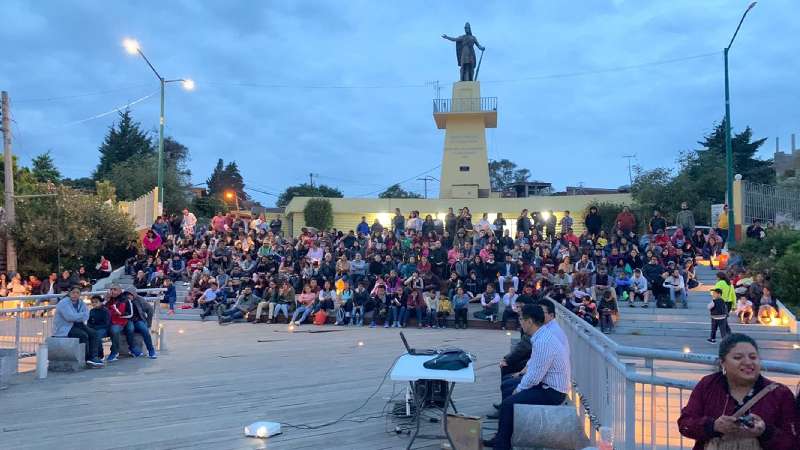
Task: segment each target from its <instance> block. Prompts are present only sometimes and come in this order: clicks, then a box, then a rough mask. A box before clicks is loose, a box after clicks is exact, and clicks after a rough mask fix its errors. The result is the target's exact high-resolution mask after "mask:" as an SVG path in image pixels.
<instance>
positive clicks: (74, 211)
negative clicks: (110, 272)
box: [11, 186, 136, 275]
mask: <svg viewBox="0 0 800 450" xmlns="http://www.w3.org/2000/svg"><path fill="white" fill-rule="evenodd" d="M38 193H47V191H46V189H45V187H44V186H40V188H39V191H38ZM56 194H57V196H56V197H42V198H26V199H19V200H17V221H16V224H15V226H14V227H13V228H12V229H11V233H12V235H13V237H14V239H15V240H16V244H17V252H18V254H19V259H20V261H19V270H20V272H22V273H31V274H39V275H47V274H49V273H50V272H54V271H56V270H57V269H58V263H59V259H60V261H61V265H62V267H64V268H66V269H77V268H78V266H79V265H81V264H85V265H86V266H91V267H94V265H95V264H97V262H98V261H99V260H100V255H103V256H105V257H107V258H109V259H111V261H112V262H113V263H114V264H115V265H116V264H120V263H121V262H122V261H123V260H124V259H125V248H126V246H127V245H128V242H130V240H131V239H135V238H136V233H135V232H134V227H133V222H132V221H131V220H130V218H129V217H128V216H127V215H125V214H122V213H121V212H119V211H118V210H117V209H116V207H114V206H111V205H108V204H105V203H103V201H102V200H101V199H100V198H99V197H97V196H95V195H91V194H85V193H82V192H79V191H75V190H73V189H69V188H66V187H63V186H61V187H59V188H58V190H57V191H56Z"/></svg>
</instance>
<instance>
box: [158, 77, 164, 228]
mask: <svg viewBox="0 0 800 450" xmlns="http://www.w3.org/2000/svg"><path fill="white" fill-rule="evenodd" d="M159 81H160V83H161V116H160V118H159V121H158V122H159V123H158V203H159V207H160V208H161V211H159V212H158V213H159V214H161V213H163V211H164V87H165V85H166V81H165V80H164V78H161V77H159Z"/></svg>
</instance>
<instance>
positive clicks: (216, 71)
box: [0, 0, 800, 206]
mask: <svg viewBox="0 0 800 450" xmlns="http://www.w3.org/2000/svg"><path fill="white" fill-rule="evenodd" d="M748 3H749V2H748V1H738V0H736V1H734V0H724V1H723V0H703V1H697V0H661V1H646V0H637V1H630V0H629V1H623V0H615V1H611V0H608V1H604V0H575V1H570V2H553V1H543V0H536V1H504V2H486V1H459V2H453V1H440V2H424V1H416V0H412V1H405V2H378V1H372V2H367V1H350V0H348V1H299V0H298V1H240V0H226V1H213V0H209V1H202V2H200V1H195V0H183V1H171V2H162V1H151V0H137V1H128V2H100V1H55V0H50V1H41V2H30V1H25V0H5V1H3V8H2V9H3V17H4V19H5V20H4V24H3V27H0V42H3V43H4V44H6V45H3V46H2V47H3V56H2V57H1V58H0V88H2V89H3V90H7V91H9V95H10V97H11V108H12V116H13V119H14V122H13V125H12V131H13V135H14V152H15V153H16V154H17V155H18V156H19V157H20V158H21V160H22V162H23V164H29V162H30V160H31V158H32V157H34V156H36V155H38V154H40V153H42V152H44V151H48V150H49V151H51V154H52V156H53V157H54V159H55V161H56V164H57V165H58V167H59V168H60V169H61V171H62V173H63V174H64V175H65V176H68V177H82V176H89V175H90V174H91V172H92V170H93V169H94V168H95V167H96V165H97V161H98V157H99V153H98V147H99V146H100V144H101V142H102V140H103V137H104V135H105V134H106V132H107V130H108V128H109V126H111V125H112V123H114V121H115V120H116V119H117V115H116V113H115V112H114V110H115V109H116V108H121V107H125V105H127V104H129V103H133V102H135V104H132V105H131V106H130V108H131V110H132V111H133V116H134V118H135V119H136V120H137V121H139V122H140V123H141V125H142V127H143V128H145V129H146V130H149V131H152V132H153V136H154V137H155V136H156V133H155V132H156V127H157V124H158V113H159V112H158V110H159V103H158V95H157V90H158V81H157V79H156V78H155V76H154V74H153V73H152V72H151V71H150V69H149V68H148V67H147V65H146V64H145V62H144V61H143V60H142V59H141V58H139V57H137V56H132V55H129V54H127V53H126V52H125V51H124V49H123V47H122V41H123V39H125V38H135V39H137V40H138V41H139V42H140V44H141V48H142V50H143V51H144V53H145V54H146V55H147V57H148V58H149V59H150V60H151V61H152V62H153V64H154V65H155V67H156V68H157V69H158V70H159V72H160V73H162V74H163V75H164V76H165V77H167V78H192V79H193V80H194V81H195V83H196V89H195V90H194V91H192V92H186V91H184V90H182V89H181V87H180V86H179V85H178V84H174V85H169V86H168V89H167V94H166V134H167V135H169V136H172V137H174V138H175V139H176V140H178V141H179V142H181V143H183V144H184V145H186V146H188V147H189V149H190V157H191V160H190V162H189V168H190V169H191V171H192V182H193V183H197V184H199V183H202V182H204V181H205V180H206V179H207V177H208V176H209V174H210V172H211V170H212V168H213V166H214V165H215V164H216V161H217V159H218V158H223V159H224V160H225V161H226V162H227V161H230V160H235V161H236V162H237V163H238V165H239V167H240V168H241V172H242V175H243V177H244V180H245V183H246V184H247V185H248V186H250V187H253V188H256V189H258V190H260V191H264V192H268V193H269V194H265V193H262V192H256V191H250V192H249V193H250V194H251V195H252V196H253V197H254V198H255V199H256V200H259V201H261V202H262V203H263V204H264V205H267V206H268V205H272V204H273V203H274V200H275V195H274V194H279V193H280V192H282V191H283V189H285V188H286V186H289V185H293V184H298V183H301V182H306V181H308V180H309V173H314V174H315V177H314V181H315V183H325V184H327V185H330V186H334V187H338V188H340V189H341V190H342V191H343V192H344V194H345V196H348V197H361V196H366V197H369V196H372V197H374V196H377V194H378V193H379V192H380V191H382V190H383V189H384V188H386V187H388V186H389V185H391V184H393V183H396V182H399V181H404V182H403V183H402V186H403V187H404V188H405V189H409V190H413V191H416V192H420V193H422V190H423V182H422V181H418V180H416V178H418V177H421V176H423V175H431V176H434V177H436V178H438V177H439V174H440V172H439V169H438V168H437V166H438V165H440V164H441V159H442V147H443V142H444V132H443V131H442V130H437V129H436V126H435V124H434V121H433V117H432V102H431V100H432V99H433V98H435V97H436V90H435V87H434V82H435V81H438V83H439V86H440V87H441V91H440V92H441V96H442V97H449V96H450V94H451V89H452V83H453V82H454V81H457V79H458V66H457V64H456V58H455V50H454V44H453V43H452V42H449V41H445V40H444V39H442V38H441V37H440V36H441V35H442V34H448V35H451V36H458V35H460V34H462V33H463V26H464V22H466V21H469V22H470V23H471V25H472V31H473V34H474V35H475V36H476V37H477V38H478V40H479V41H480V43H481V44H482V45H484V46H485V47H486V52H485V55H484V58H483V62H482V65H481V69H480V77H479V79H480V81H481V91H482V95H483V96H486V97H497V98H498V127H497V128H496V129H490V130H487V143H488V151H489V157H490V158H491V159H502V158H507V159H510V160H511V161H514V162H515V163H517V164H518V165H519V166H520V167H525V168H528V169H530V170H531V173H532V179H537V180H545V181H549V182H552V183H553V185H554V187H556V188H557V189H563V188H564V186H566V185H572V186H574V185H578V184H581V183H583V185H585V186H592V187H618V186H620V185H624V184H628V160H627V159H625V158H623V156H625V155H636V158H635V159H633V160H632V161H633V164H638V165H640V166H642V167H643V168H646V169H648V168H654V167H659V166H669V167H672V166H674V164H675V160H676V158H677V157H678V155H679V153H680V152H681V151H685V150H689V149H694V148H697V147H698V145H697V143H696V142H697V141H698V140H700V139H701V138H702V136H703V135H704V134H706V133H708V132H709V131H710V130H711V129H712V127H713V125H714V123H715V122H717V121H719V120H721V119H722V117H723V116H724V82H723V80H724V72H723V54H722V49H723V48H724V47H725V46H726V45H727V43H728V41H729V40H730V37H731V35H732V34H733V31H734V29H735V28H736V25H737V23H738V21H739V18H740V17H741V14H742V12H743V11H744V10H745V8H746V7H747V5H748ZM798 15H800V2H798V1H796V0H767V1H762V2H759V4H758V5H757V6H756V7H755V8H754V9H753V10H751V12H750V13H749V15H748V16H747V19H746V21H745V23H744V25H743V26H742V29H741V31H740V32H739V35H738V36H737V38H736V41H735V44H734V45H733V48H732V49H731V51H730V73H731V105H732V106H731V110H732V123H733V126H734V131H736V130H741V129H742V128H744V127H745V126H748V125H749V126H751V127H752V128H753V130H754V135H755V137H758V138H769V141H768V143H767V144H766V145H764V147H762V152H761V156H762V157H771V156H772V153H773V152H774V150H775V138H776V137H779V138H780V140H781V146H782V148H783V149H784V150H785V149H786V147H787V143H788V141H789V135H790V134H791V133H794V132H800V120H799V119H800V108H798V104H797V99H798V97H800V96H799V95H798V94H800V92H799V91H800V85H798V83H797V76H798V73H800V59H798V57H797V56H798V47H799V45H798V43H799V42H800V22H799V21H798V20H797V17H798ZM405 180H407V181H405ZM437 190H438V185H437V183H429V185H428V194H429V196H436V195H437ZM270 194H272V195H270Z"/></svg>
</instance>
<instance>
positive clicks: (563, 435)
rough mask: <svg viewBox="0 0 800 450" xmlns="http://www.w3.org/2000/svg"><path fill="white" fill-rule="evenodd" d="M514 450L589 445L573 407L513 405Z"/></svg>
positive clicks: (572, 449) (570, 448)
mask: <svg viewBox="0 0 800 450" xmlns="http://www.w3.org/2000/svg"><path fill="white" fill-rule="evenodd" d="M511 445H512V446H513V447H514V448H515V449H531V450H533V449H536V450H549V449H565V450H578V449H582V448H584V447H586V446H588V445H589V439H588V438H587V437H586V434H585V433H584V431H583V424H581V422H580V419H579V418H578V414H577V413H576V412H575V406H574V405H559V406H545V405H514V434H513V435H512V437H511Z"/></svg>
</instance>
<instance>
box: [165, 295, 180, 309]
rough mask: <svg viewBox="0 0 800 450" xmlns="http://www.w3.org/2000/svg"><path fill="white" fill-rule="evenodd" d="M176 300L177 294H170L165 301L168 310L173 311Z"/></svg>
mask: <svg viewBox="0 0 800 450" xmlns="http://www.w3.org/2000/svg"><path fill="white" fill-rule="evenodd" d="M177 300H178V298H177V296H172V297H170V298H168V299H167V303H168V304H169V310H170V311H175V302H176V301H177Z"/></svg>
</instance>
